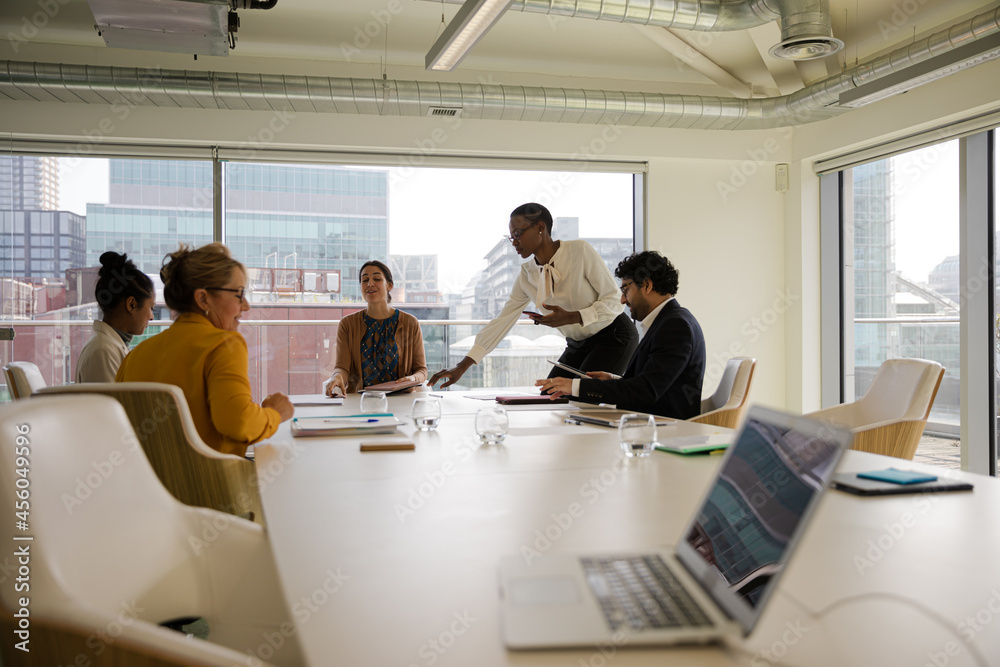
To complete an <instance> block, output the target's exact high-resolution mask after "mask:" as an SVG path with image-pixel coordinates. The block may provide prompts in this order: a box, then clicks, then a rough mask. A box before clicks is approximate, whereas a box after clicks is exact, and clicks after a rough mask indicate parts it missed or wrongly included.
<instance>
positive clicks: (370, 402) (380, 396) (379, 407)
mask: <svg viewBox="0 0 1000 667" xmlns="http://www.w3.org/2000/svg"><path fill="white" fill-rule="evenodd" d="M361 412H364V413H365V414H385V413H387V412H389V399H388V398H386V397H385V392H384V391H366V392H365V393H363V394H361Z"/></svg>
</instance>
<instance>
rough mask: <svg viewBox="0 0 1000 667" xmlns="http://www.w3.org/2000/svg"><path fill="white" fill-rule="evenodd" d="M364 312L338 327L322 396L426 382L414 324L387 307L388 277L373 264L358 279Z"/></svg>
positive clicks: (406, 315) (381, 267)
mask: <svg viewBox="0 0 1000 667" xmlns="http://www.w3.org/2000/svg"><path fill="white" fill-rule="evenodd" d="M359 280H360V281H361V294H362V296H364V299H365V301H366V302H367V304H368V306H367V307H366V308H365V310H361V311H358V312H356V313H352V314H350V315H348V316H347V317H345V318H343V319H342V320H341V321H340V326H339V327H338V328H337V360H336V363H335V365H334V370H333V376H332V377H331V378H330V379H329V380H328V381H327V382H325V383H323V384H324V389H325V391H326V394H327V396H337V395H343V394H344V393H346V392H356V391H359V390H360V389H361V388H362V387H368V386H371V385H373V384H379V383H380V382H390V381H392V380H402V379H406V380H415V381H417V382H424V381H425V380H427V364H426V362H425V361H424V338H423V335H422V334H421V333H420V323H419V322H417V318H415V317H414V316H413V315H410V314H409V313H404V312H402V311H400V310H397V309H395V308H392V307H391V306H389V302H390V301H392V296H391V295H390V294H389V291H390V290H391V289H392V272H391V271H389V267H388V266H386V265H385V264H383V263H382V262H378V261H374V260H372V261H369V262H365V263H364V264H363V265H362V266H361V272H360V274H359Z"/></svg>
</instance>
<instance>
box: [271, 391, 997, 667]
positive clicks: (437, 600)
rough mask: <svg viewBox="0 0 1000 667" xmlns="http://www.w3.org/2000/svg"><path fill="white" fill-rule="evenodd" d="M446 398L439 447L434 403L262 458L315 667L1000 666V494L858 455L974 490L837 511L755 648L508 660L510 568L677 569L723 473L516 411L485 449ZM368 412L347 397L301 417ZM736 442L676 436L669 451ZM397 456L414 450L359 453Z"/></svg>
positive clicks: (300, 630)
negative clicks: (505, 597) (566, 561)
mask: <svg viewBox="0 0 1000 667" xmlns="http://www.w3.org/2000/svg"><path fill="white" fill-rule="evenodd" d="M522 391H526V390H522ZM433 393H435V395H439V396H441V404H442V418H441V421H440V424H439V426H438V428H437V429H436V430H434V431H429V432H417V431H416V430H415V429H414V427H413V425H412V423H411V422H410V421H409V420H408V416H409V414H410V410H411V405H412V402H413V399H414V398H415V397H417V396H421V395H426V393H422V392H415V393H409V394H399V395H395V396H390V397H389V409H390V411H391V412H392V413H394V414H395V415H397V416H398V417H400V418H401V419H404V420H406V421H407V423H406V424H405V425H403V426H400V427H399V430H398V431H399V432H398V433H397V434H392V435H378V436H370V435H369V436H337V437H310V438H293V437H292V436H291V432H290V429H289V424H288V423H287V422H286V423H285V424H283V425H282V427H281V429H280V430H279V432H278V433H277V434H276V435H275V436H274V437H273V438H271V439H270V440H268V441H266V442H264V443H261V444H259V445H258V446H257V447H256V466H257V470H258V475H259V480H260V485H261V495H262V500H263V507H264V513H265V515H266V518H267V526H268V532H269V534H270V541H271V545H272V549H273V550H274V556H275V560H276V562H277V565H278V570H279V573H280V577H281V583H282V586H283V589H284V593H285V598H286V601H287V604H288V607H289V609H290V611H291V613H292V615H293V619H294V623H295V632H296V635H297V637H298V640H299V641H300V643H301V645H302V648H303V651H304V655H305V656H306V660H307V663H308V665H310V666H311V667H322V666H326V665H335V664H336V665H352V666H356V665H399V666H401V667H409V666H418V667H421V666H426V667H431V666H432V665H441V666H449V665H463V666H480V665H482V666H489V665H572V666H574V667H576V666H580V667H603V666H606V665H622V666H629V665H661V664H670V665H688V664H697V665H753V666H754V667H757V666H759V665H810V666H812V665H823V666H825V665H837V666H838V667H840V666H844V665H879V666H887V665H913V666H914V667H921V666H923V665H932V666H933V667H945V666H946V665H947V666H948V667H953V666H956V665H983V664H989V665H1000V529H998V528H1000V518H998V513H1000V482H998V481H997V480H995V479H991V478H988V477H983V476H978V475H971V474H968V473H954V472H949V471H944V470H941V469H930V468H928V467H926V466H920V465H917V464H914V463H913V462H910V461H900V460H899V459H889V458H886V457H881V456H877V455H873V454H866V453H862V452H847V453H846V454H845V456H844V458H843V459H842V461H841V464H840V468H839V470H841V471H860V470H872V469H882V468H888V467H890V466H896V467H903V468H907V469H914V470H933V472H935V473H936V474H939V475H942V474H951V475H955V476H958V477H962V478H967V479H968V480H970V481H972V482H973V484H974V486H975V488H974V490H973V491H971V492H954V493H939V494H933V495H932V494H916V495H902V496H891V497H890V496H883V497H876V498H866V497H859V496H853V495H849V494H846V493H843V492H839V491H833V490H831V491H829V492H827V493H826V495H825V497H824V498H823V499H822V501H821V503H820V506H819V508H818V510H817V512H816V514H815V515H814V518H813V522H812V524H811V525H810V527H809V530H808V532H807V533H806V535H805V538H804V539H803V541H802V542H801V544H800V545H799V548H798V549H797V551H796V552H795V554H794V555H793V556H792V560H791V563H790V565H789V566H788V567H787V569H786V572H785V574H784V577H783V578H782V580H781V581H780V583H779V586H778V590H777V592H776V594H775V595H774V596H773V597H772V598H771V600H770V602H769V603H768V605H767V608H766V610H765V612H764V614H763V615H762V618H761V620H760V622H759V623H758V624H757V627H756V628H755V629H754V630H753V632H751V633H750V635H749V636H748V637H742V636H741V635H738V634H736V635H733V636H730V637H727V638H726V639H725V640H724V641H723V642H721V643H719V644H716V645H710V646H683V647H662V648H649V647H644V648H639V647H631V646H627V645H625V646H616V645H611V644H595V645H593V646H589V647H583V648H580V649H574V650H532V651H523V650H519V651H514V650H508V649H507V648H505V646H504V644H503V638H502V633H501V618H500V605H499V597H498V580H497V563H498V560H499V559H500V557H501V556H507V555H520V556H522V557H524V558H526V559H535V558H544V557H545V555H546V554H550V553H589V554H594V553H645V552H647V551H649V550H651V549H652V550H669V549H670V547H671V545H673V544H675V543H677V541H678V540H679V539H680V538H681V535H682V532H683V530H684V528H685V527H686V525H687V522H688V520H689V518H690V516H691V514H692V513H693V512H694V510H695V508H696V506H697V505H698V503H699V501H700V500H701V496H702V494H703V493H704V491H705V489H706V487H707V485H708V483H709V482H710V481H711V479H712V477H713V475H714V473H715V471H716V469H717V467H718V465H719V463H720V461H721V460H722V458H723V457H722V456H717V455H705V454H702V455H694V456H679V455H675V454H668V453H663V452H654V453H653V454H652V455H651V456H649V457H647V458H643V459H626V458H624V457H623V455H622V452H621V450H620V447H619V444H618V437H617V433H616V432H615V431H614V430H613V429H608V428H603V427H598V426H587V425H577V424H568V423H566V422H565V419H566V417H567V415H568V414H569V412H571V411H573V410H575V409H577V408H576V407H574V406H573V405H559V406H524V407H513V408H509V409H508V416H509V420H510V432H509V435H508V437H507V438H506V440H505V441H504V442H503V444H501V445H482V444H480V443H479V441H478V439H477V437H476V435H475V432H474V417H475V412H476V411H477V410H478V409H479V408H482V407H484V406H485V405H489V404H490V403H489V401H488V400H483V398H484V395H485V398H488V397H489V395H490V392H489V391H485V390H478V391H477V392H433ZM503 393H510V392H509V391H505V390H501V391H492V394H493V395H496V394H503ZM477 395H478V396H477ZM473 396H476V397H473ZM357 411H358V397H357V395H352V396H348V397H347V399H346V400H345V403H344V405H343V406H339V407H336V408H331V407H299V408H297V409H296V416H298V417H309V416H322V415H329V416H335V415H349V414H355V413H357ZM727 432H728V430H727V429H723V428H719V427H713V426H707V425H702V424H695V423H690V422H684V421H676V422H674V423H672V424H670V425H668V426H661V427H660V429H659V439H660V440H663V439H665V438H669V437H672V436H680V435H700V434H712V433H727ZM401 441H406V442H412V443H414V445H415V449H414V450H412V451H375V452H361V451H360V444H361V443H362V442H381V443H386V442H401Z"/></svg>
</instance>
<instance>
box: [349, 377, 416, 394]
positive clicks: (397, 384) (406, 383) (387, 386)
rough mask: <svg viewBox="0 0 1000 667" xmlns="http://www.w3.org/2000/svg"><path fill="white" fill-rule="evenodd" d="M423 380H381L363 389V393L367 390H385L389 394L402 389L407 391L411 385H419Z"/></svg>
mask: <svg viewBox="0 0 1000 667" xmlns="http://www.w3.org/2000/svg"><path fill="white" fill-rule="evenodd" d="M422 384H423V382H421V381H420V380H405V379H402V378H401V379H399V380H390V381H389V382H380V383H378V384H373V385H369V386H367V387H365V388H363V389H362V390H361V393H364V392H366V391H384V392H385V393H387V394H395V393H398V392H401V391H405V390H407V389H409V388H410V387H419V386H420V385H422Z"/></svg>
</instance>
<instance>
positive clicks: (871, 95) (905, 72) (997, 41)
mask: <svg viewBox="0 0 1000 667" xmlns="http://www.w3.org/2000/svg"><path fill="white" fill-rule="evenodd" d="M998 57H1000V33H994V34H992V35H990V36H988V37H983V38H981V39H977V40H976V41H974V42H970V43H968V44H963V45H962V46H959V47H958V48H956V49H952V50H951V51H947V52H946V53H943V54H941V55H939V56H934V57H933V58H928V59H927V60H924V61H923V62H919V63H917V64H915V65H910V66H908V67H906V68H905V69H902V70H900V71H898V72H893V73H892V74H888V75H886V76H883V77H880V78H878V79H876V80H875V81H872V82H871V83H864V84H861V85H860V86H858V87H857V88H855V89H854V90H849V91H847V92H846V93H841V94H840V100H839V101H840V106H843V107H851V108H857V107H863V106H865V105H866V104H871V103H872V102H877V101H879V100H883V99H885V98H887V97H892V96H893V95H898V94H900V93H905V92H906V91H908V90H912V89H913V88H916V87H917V86H919V85H922V84H925V83H929V82H931V81H936V80H937V79H940V78H942V77H945V76H949V75H951V74H954V73H955V72H959V71H961V70H964V69H968V68H970V67H975V66H976V65H979V64H981V63H984V62H987V61H990V60H994V59H996V58H998Z"/></svg>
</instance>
